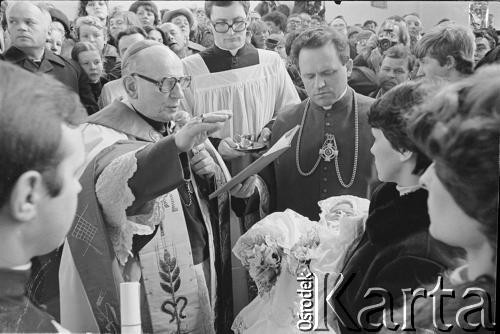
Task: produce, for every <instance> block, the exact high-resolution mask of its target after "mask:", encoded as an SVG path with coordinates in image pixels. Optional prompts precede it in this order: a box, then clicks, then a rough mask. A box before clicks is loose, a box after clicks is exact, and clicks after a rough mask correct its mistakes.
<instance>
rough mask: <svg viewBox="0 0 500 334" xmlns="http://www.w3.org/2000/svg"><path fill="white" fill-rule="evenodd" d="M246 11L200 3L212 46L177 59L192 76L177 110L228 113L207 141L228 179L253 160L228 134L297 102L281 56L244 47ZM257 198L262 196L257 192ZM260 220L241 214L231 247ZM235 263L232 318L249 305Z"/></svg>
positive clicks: (234, 4)
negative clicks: (228, 173)
mask: <svg viewBox="0 0 500 334" xmlns="http://www.w3.org/2000/svg"><path fill="white" fill-rule="evenodd" d="M249 7H250V2H249V1H205V13H206V14H207V17H208V18H209V20H210V22H209V26H210V28H211V29H212V32H213V34H214V43H215V45H214V46H213V47H211V48H208V49H206V50H205V51H202V52H200V53H198V54H195V55H192V56H189V57H187V58H184V59H183V60H182V63H183V65H184V73H185V74H186V75H190V76H191V78H192V80H191V87H190V88H188V89H186V90H184V96H185V100H182V101H181V104H182V109H184V110H186V111H188V112H190V113H191V114H193V115H201V114H203V113H209V112H213V111H217V110H223V109H231V110H232V112H233V118H232V119H231V120H230V121H228V122H227V123H226V124H225V126H224V128H223V129H222V130H221V131H219V132H216V133H215V134H212V136H213V137H216V138H210V139H211V141H212V143H213V144H214V146H215V147H216V148H217V149H218V151H219V153H220V155H221V156H222V158H223V159H224V160H225V162H226V164H227V165H228V167H229V168H230V170H231V174H232V175H236V173H237V172H239V171H240V170H241V169H243V168H244V167H246V166H247V165H248V164H249V163H250V162H251V159H252V157H251V155H250V154H244V153H241V152H239V151H236V150H235V149H234V145H235V144H234V142H233V140H232V138H233V136H234V135H243V134H245V135H248V134H249V135H254V136H258V135H259V134H260V133H261V131H262V129H263V128H264V127H265V126H266V125H267V124H268V123H269V122H270V121H271V120H272V119H273V117H274V116H275V115H276V114H277V113H279V112H281V111H282V110H284V109H285V107H286V106H287V105H295V104H299V103H300V99H299V96H298V94H297V91H296V90H295V87H294V85H293V82H292V80H291V79H290V76H289V75H288V73H287V71H286V67H285V64H284V63H283V61H282V60H281V58H280V56H279V55H278V54H277V53H276V52H273V51H267V50H261V49H256V48H255V47H253V46H252V45H251V44H245V39H246V31H247V26H248V23H249V20H248V17H247V16H248V11H249ZM259 191H260V190H259ZM261 198H265V196H263V194H261ZM262 202H265V200H263V201H262ZM259 219H260V217H253V216H245V217H244V218H243V219H242V220H241V221H240V223H241V224H240V225H242V226H241V228H242V231H240V232H239V233H238V232H237V227H236V226H231V243H233V242H235V241H236V240H237V239H238V237H239V235H241V233H242V232H244V231H245V230H246V229H247V228H248V227H249V226H251V225H252V224H253V223H254V222H256V221H258V220H259ZM237 263H239V261H238V260H236V259H235V258H234V257H233V262H232V265H233V268H232V276H233V291H238V294H237V295H235V296H233V298H234V312H235V314H237V313H238V312H239V311H240V310H241V308H243V307H244V306H246V304H247V303H248V301H249V300H248V299H247V296H246V293H245V292H246V290H247V286H246V283H245V282H246V280H247V276H246V272H245V270H244V268H242V267H239V268H236V267H235V264H237ZM235 282H238V283H239V284H236V283H235ZM234 284H236V286H234Z"/></svg>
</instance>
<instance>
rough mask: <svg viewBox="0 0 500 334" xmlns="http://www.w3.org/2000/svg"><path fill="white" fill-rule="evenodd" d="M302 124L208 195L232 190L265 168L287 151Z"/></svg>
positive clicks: (213, 195)
mask: <svg viewBox="0 0 500 334" xmlns="http://www.w3.org/2000/svg"><path fill="white" fill-rule="evenodd" d="M299 128H300V125H296V126H295V127H293V128H292V129H290V130H288V131H287V132H285V133H284V134H283V136H281V138H280V139H279V140H278V141H277V142H276V143H275V144H274V145H273V146H272V147H271V148H270V149H269V150H268V151H267V152H265V153H264V154H263V155H262V156H261V157H260V158H259V159H257V160H255V161H254V162H253V163H252V164H250V165H249V166H248V167H247V168H245V169H243V170H242V171H241V172H239V173H238V174H237V175H236V176H235V177H233V178H232V179H231V180H229V181H228V182H227V183H226V184H225V185H223V186H222V187H220V188H219V189H217V190H216V191H214V192H213V193H211V194H210V196H209V197H208V198H209V199H214V198H215V197H217V196H218V195H219V194H221V193H223V192H225V191H229V190H231V188H233V187H234V186H236V185H237V184H240V183H242V182H243V181H245V180H246V179H247V178H249V177H250V176H252V175H254V174H257V173H258V172H260V171H261V170H263V169H264V168H265V167H266V166H267V165H269V164H270V163H271V162H273V161H274V160H276V159H277V158H278V157H279V156H280V155H282V154H283V153H285V151H287V150H288V149H289V148H290V147H291V144H292V140H293V137H294V136H295V134H296V133H297V131H298V130H299Z"/></svg>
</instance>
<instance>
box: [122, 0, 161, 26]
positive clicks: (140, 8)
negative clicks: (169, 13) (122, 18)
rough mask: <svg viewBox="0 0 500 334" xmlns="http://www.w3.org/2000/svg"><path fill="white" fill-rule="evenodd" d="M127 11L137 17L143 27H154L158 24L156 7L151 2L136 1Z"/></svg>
mask: <svg viewBox="0 0 500 334" xmlns="http://www.w3.org/2000/svg"><path fill="white" fill-rule="evenodd" d="M128 10H129V11H131V12H133V13H135V14H136V15H137V17H138V18H139V21H140V22H141V25H142V26H143V27H145V26H156V25H158V23H159V22H160V20H159V17H158V7H156V4H155V3H154V2H153V1H136V2H134V3H133V4H132V5H131V6H130V8H129V9H128Z"/></svg>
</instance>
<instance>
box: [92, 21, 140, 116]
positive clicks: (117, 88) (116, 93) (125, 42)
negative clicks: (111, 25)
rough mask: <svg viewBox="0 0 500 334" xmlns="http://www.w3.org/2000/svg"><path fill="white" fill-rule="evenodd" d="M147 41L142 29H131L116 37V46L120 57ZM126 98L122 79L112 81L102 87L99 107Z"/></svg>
mask: <svg viewBox="0 0 500 334" xmlns="http://www.w3.org/2000/svg"><path fill="white" fill-rule="evenodd" d="M145 39H147V35H146V32H145V31H144V29H142V28H141V27H130V28H127V29H126V30H124V31H122V32H120V33H118V36H116V45H117V47H118V52H119V54H120V57H123V56H124V55H125V52H126V51H127V49H128V48H129V47H130V46H131V45H132V44H134V43H135V42H138V41H142V40H145ZM125 96H127V93H126V92H125V88H124V87H123V80H122V78H119V79H116V80H113V81H110V82H108V83H106V84H105V85H104V86H103V87H102V90H101V96H100V97H99V107H100V108H104V107H106V106H107V105H109V104H111V102H113V101H114V100H116V99H119V98H122V97H125Z"/></svg>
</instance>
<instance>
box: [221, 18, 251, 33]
mask: <svg viewBox="0 0 500 334" xmlns="http://www.w3.org/2000/svg"><path fill="white" fill-rule="evenodd" d="M213 25H214V29H215V31H216V32H218V33H226V32H228V31H229V28H231V29H233V31H234V32H242V31H243V30H245V29H246V28H247V21H245V20H239V21H234V22H233V24H229V23H227V22H215V23H213Z"/></svg>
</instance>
